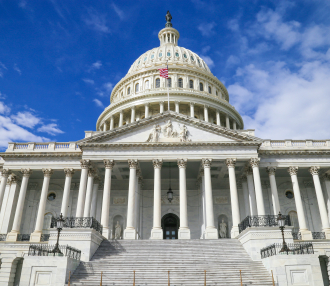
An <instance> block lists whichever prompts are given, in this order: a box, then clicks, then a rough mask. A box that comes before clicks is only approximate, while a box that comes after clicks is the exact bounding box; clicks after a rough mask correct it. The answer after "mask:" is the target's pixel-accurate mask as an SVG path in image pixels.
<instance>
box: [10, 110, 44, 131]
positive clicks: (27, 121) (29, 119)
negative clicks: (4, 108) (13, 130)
mask: <svg viewBox="0 0 330 286" xmlns="http://www.w3.org/2000/svg"><path fill="white" fill-rule="evenodd" d="M11 118H12V119H13V120H14V122H15V123H16V124H18V125H21V126H25V127H28V128H33V127H34V126H36V125H37V124H39V123H40V122H41V118H39V117H37V116H35V115H34V114H32V113H31V112H28V111H26V112H18V113H17V114H16V115H12V116H11Z"/></svg>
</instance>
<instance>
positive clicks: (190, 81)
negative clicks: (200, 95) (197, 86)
mask: <svg viewBox="0 0 330 286" xmlns="http://www.w3.org/2000/svg"><path fill="white" fill-rule="evenodd" d="M189 88H194V81H193V80H192V79H191V80H189Z"/></svg>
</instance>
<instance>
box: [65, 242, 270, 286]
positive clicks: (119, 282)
mask: <svg viewBox="0 0 330 286" xmlns="http://www.w3.org/2000/svg"><path fill="white" fill-rule="evenodd" d="M133 270H135V285H136V286H157V285H159V286H160V285H163V286H167V285H168V281H167V275H168V274H167V273H168V271H170V281H171V283H170V285H171V286H174V285H175V286H193V285H196V286H197V285H198V286H203V285H204V270H206V271H207V272H206V277H207V278H206V280H207V282H206V285H208V286H209V285H212V286H213V285H217V286H231V285H233V286H234V285H235V286H240V285H241V284H240V276H239V270H242V277H243V285H260V286H268V285H269V286H271V285H273V284H272V280H271V275H270V274H269V273H268V272H267V270H266V268H265V267H264V266H263V264H262V262H254V261H252V260H251V259H250V257H249V255H248V254H247V253H246V252H245V250H244V248H243V246H242V245H241V244H240V242H238V241H237V240H235V239H219V240H197V239H196V240H158V241H155V240H137V241H123V240H120V241H115V240H112V241H109V240H104V241H103V242H102V244H101V245H100V247H99V249H98V250H97V251H96V253H95V254H94V256H93V258H92V260H91V261H90V262H81V263H80V265H79V266H78V268H77V269H76V271H75V272H74V274H73V275H72V277H71V285H72V286H73V285H77V286H78V285H86V286H92V285H100V277H101V271H102V272H103V284H102V285H103V286H105V285H106V286H115V285H116V286H132V285H133Z"/></svg>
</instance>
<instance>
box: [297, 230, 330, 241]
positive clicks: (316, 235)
mask: <svg viewBox="0 0 330 286" xmlns="http://www.w3.org/2000/svg"><path fill="white" fill-rule="evenodd" d="M292 237H293V239H294V240H301V233H300V232H299V230H296V229H293V230H292ZM312 237H313V239H326V237H325V233H324V232H322V231H320V232H312Z"/></svg>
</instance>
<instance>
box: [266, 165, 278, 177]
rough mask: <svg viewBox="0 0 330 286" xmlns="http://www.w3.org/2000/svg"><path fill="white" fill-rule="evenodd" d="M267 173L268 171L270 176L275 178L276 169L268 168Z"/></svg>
mask: <svg viewBox="0 0 330 286" xmlns="http://www.w3.org/2000/svg"><path fill="white" fill-rule="evenodd" d="M266 171H267V173H268V175H269V176H275V172H276V167H267V168H266Z"/></svg>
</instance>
